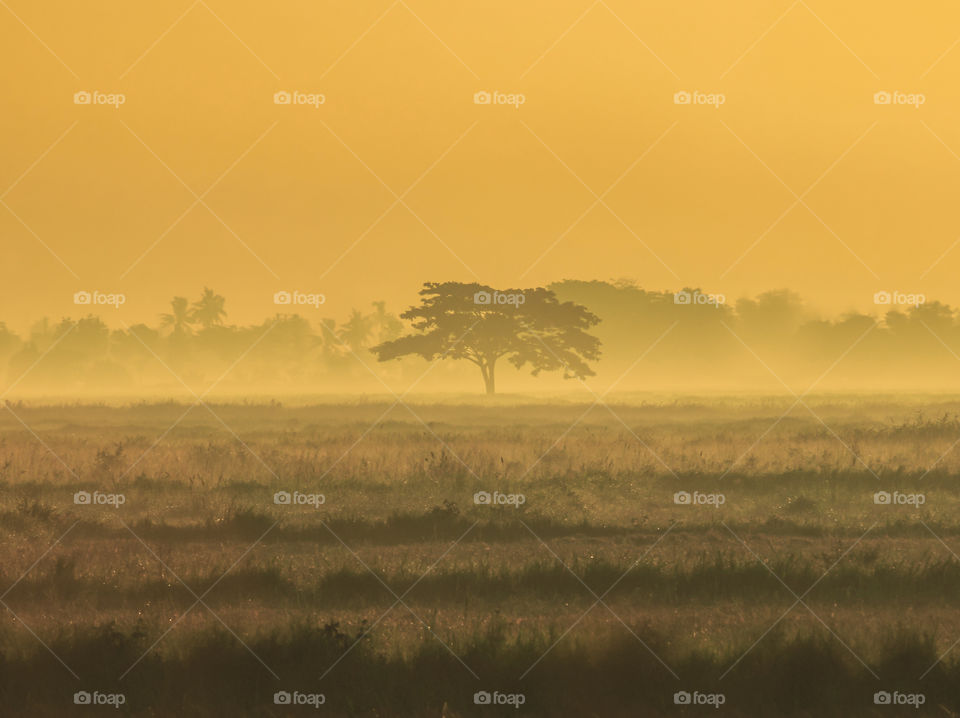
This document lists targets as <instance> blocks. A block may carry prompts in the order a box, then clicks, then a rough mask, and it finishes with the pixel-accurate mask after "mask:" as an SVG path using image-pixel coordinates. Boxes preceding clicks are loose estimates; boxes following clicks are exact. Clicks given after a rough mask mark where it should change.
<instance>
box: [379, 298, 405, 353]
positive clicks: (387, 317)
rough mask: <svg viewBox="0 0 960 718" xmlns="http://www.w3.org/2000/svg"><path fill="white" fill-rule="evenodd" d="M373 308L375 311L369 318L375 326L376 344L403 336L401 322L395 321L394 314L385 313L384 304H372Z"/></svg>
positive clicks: (385, 307) (385, 305) (385, 306)
mask: <svg viewBox="0 0 960 718" xmlns="http://www.w3.org/2000/svg"><path fill="white" fill-rule="evenodd" d="M373 308H374V309H375V310H376V311H375V312H374V313H373V315H372V317H371V318H372V319H373V323H374V325H375V326H376V333H377V343H378V344H382V343H383V342H388V341H390V340H392V339H397V338H398V337H399V336H400V335H401V334H403V322H401V321H400V320H399V319H397V317H396V315H395V314H391V313H390V312H388V311H387V303H386V302H373Z"/></svg>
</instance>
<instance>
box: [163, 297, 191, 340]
mask: <svg viewBox="0 0 960 718" xmlns="http://www.w3.org/2000/svg"><path fill="white" fill-rule="evenodd" d="M170 309H171V312H170V313H169V314H161V315H160V326H161V327H173V334H175V335H177V336H182V335H185V334H190V333H191V330H190V324H191V322H192V320H193V319H192V316H191V314H190V306H189V303H188V302H187V298H186V297H174V298H173V301H171V302H170Z"/></svg>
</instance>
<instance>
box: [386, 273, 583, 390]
mask: <svg viewBox="0 0 960 718" xmlns="http://www.w3.org/2000/svg"><path fill="white" fill-rule="evenodd" d="M420 296H421V298H422V299H421V302H420V304H419V305H418V306H414V307H411V308H410V309H408V310H407V311H406V312H404V313H403V314H401V315H400V318H401V319H405V320H407V321H408V322H411V325H412V328H413V330H414V333H412V334H408V335H406V336H402V337H399V338H398V339H394V340H391V341H386V342H383V343H381V344H378V345H377V346H375V347H372V349H371V351H372V352H374V354H376V355H377V359H378V360H379V361H389V360H391V359H397V358H400V357H402V356H406V355H411V354H412V355H417V356H421V357H423V358H424V359H426V360H428V361H431V360H433V359H436V358H443V359H466V360H467V361H469V362H472V363H474V364H476V365H477V366H478V367H479V368H480V373H481V375H482V377H483V384H484V388H485V389H486V392H487V393H488V394H493V393H495V391H496V379H495V370H496V364H497V361H498V360H499V359H505V360H506V361H508V362H510V363H511V364H513V365H514V366H515V367H516V368H517V369H523V368H524V367H526V366H529V367H530V372H531V374H533V375H534V376H537V375H538V374H539V373H540V372H542V371H562V372H563V376H564V378H581V379H582V378H584V377H587V376H593V374H594V372H593V370H592V369H591V368H590V366H589V365H588V364H587V362H588V361H596V360H598V359H599V358H600V340H599V339H597V338H596V337H594V336H593V335H591V334H589V333H588V330H589V329H590V328H591V327H593V326H594V325H596V324H598V323H599V322H600V319H599V317H597V316H596V315H595V314H593V313H591V312H590V311H589V310H588V309H587V308H586V307H584V306H581V305H579V304H575V303H573V302H560V301H559V300H558V299H557V296H556V294H554V293H553V292H552V291H550V290H549V289H544V288H543V287H538V288H535V289H508V290H504V291H500V290H496V289H494V288H492V287H489V286H486V285H482V284H475V283H474V284H463V283H460V282H442V283H438V282H427V283H425V284H424V285H423V289H421V290H420Z"/></svg>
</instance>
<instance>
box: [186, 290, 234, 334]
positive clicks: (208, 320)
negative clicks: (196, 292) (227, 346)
mask: <svg viewBox="0 0 960 718" xmlns="http://www.w3.org/2000/svg"><path fill="white" fill-rule="evenodd" d="M226 301H227V300H226V299H224V298H223V297H222V296H221V295H219V294H216V293H214V291H213V290H212V289H210V288H209V287H204V288H203V294H202V295H200V299H198V300H197V301H196V302H194V303H193V306H192V307H191V312H190V319H191V321H194V322H198V323H199V324H200V326H202V327H203V328H204V329H209V328H210V327H215V326H219V325H220V324H222V323H223V318H224V317H225V316H227V312H226V311H225V310H224V308H223V305H224V304H225V303H226Z"/></svg>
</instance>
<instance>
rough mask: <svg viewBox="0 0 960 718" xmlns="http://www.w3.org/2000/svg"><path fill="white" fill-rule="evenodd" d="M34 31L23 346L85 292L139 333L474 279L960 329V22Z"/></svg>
mask: <svg viewBox="0 0 960 718" xmlns="http://www.w3.org/2000/svg"><path fill="white" fill-rule="evenodd" d="M5 3H6V6H5V7H0V47H3V48H4V59H5V63H4V69H3V70H2V71H0V78H2V79H0V82H2V86H0V92H2V96H3V98H4V103H3V112H0V143H2V150H0V156H2V157H3V162H2V163H0V196H2V200H3V203H4V204H3V205H0V238H2V240H0V241H2V246H3V250H4V252H3V257H4V261H3V262H2V263H0V310H2V311H0V319H7V320H9V321H11V323H12V324H14V325H21V323H22V322H25V321H26V320H27V319H32V318H35V317H38V316H41V315H44V314H47V315H51V316H53V317H59V316H64V315H73V316H76V315H77V314H78V313H79V311H78V308H77V307H75V306H74V305H73V303H72V297H73V293H74V292H75V291H78V290H89V291H93V290H98V291H103V292H123V293H124V294H125V295H126V297H127V302H126V304H125V306H124V307H123V308H122V309H120V310H119V311H116V310H112V309H105V310H100V311H101V312H102V313H103V314H104V315H106V316H109V317H114V316H115V317H117V318H122V319H123V320H124V321H127V322H129V321H138V320H149V321H154V320H155V318H156V315H157V314H158V313H159V312H161V311H164V310H165V308H166V307H165V305H166V303H167V302H168V301H169V298H170V297H171V296H173V295H174V294H184V295H188V296H190V297H191V298H193V297H195V296H196V295H198V294H199V292H200V289H201V288H202V287H203V286H204V285H209V286H211V287H213V288H214V289H216V290H217V291H218V292H220V293H222V294H224V295H225V296H226V297H227V309H228V311H229V313H230V316H229V320H230V321H235V322H247V321H253V320H259V319H261V318H263V317H265V316H268V315H271V314H273V313H274V312H275V311H276V309H277V308H276V307H275V306H274V304H273V301H272V296H273V293H274V292H275V291H277V290H280V289H287V290H301V291H304V292H321V293H323V294H325V295H326V297H327V305H326V306H325V307H324V308H323V309H322V310H321V312H320V313H321V314H323V315H330V316H336V317H342V316H344V315H345V314H346V313H347V310H348V308H349V307H351V306H369V302H370V301H372V300H374V299H381V298H382V299H386V300H388V302H389V303H390V305H391V307H393V308H394V309H400V308H402V307H404V306H406V305H407V304H409V303H411V302H412V301H413V300H414V299H415V293H416V291H417V289H418V287H419V284H420V283H421V282H423V281H425V280H447V279H452V280H472V279H474V278H478V279H479V280H481V281H483V282H485V283H489V284H493V285H500V286H517V285H539V284H545V283H548V282H550V281H553V280H558V279H563V278H578V279H593V278H599V279H609V278H616V277H631V278H635V279H637V280H639V281H640V283H641V284H642V285H643V286H645V287H647V288H651V289H675V288H678V287H681V286H698V285H699V286H702V287H703V288H704V289H706V290H709V291H717V292H723V293H724V294H726V296H727V297H736V296H739V295H743V294H754V293H757V292H760V291H763V290H766V289H770V288H775V287H789V288H792V289H795V290H797V291H799V292H801V293H802V294H803V295H804V296H805V297H806V298H807V299H808V300H810V301H811V302H813V303H814V304H815V305H816V306H818V307H820V308H823V309H825V310H829V311H836V312H839V311H843V310H846V309H850V308H859V309H862V310H868V309H869V310H873V309H874V307H873V306H872V303H871V300H872V295H873V293H874V292H876V291H878V290H882V289H886V290H900V291H905V292H924V293H926V294H927V296H928V297H936V298H941V299H944V300H946V301H949V302H952V303H958V304H960V286H958V283H957V282H956V281H954V279H955V277H956V275H957V271H958V269H960V246H958V247H953V245H954V243H955V242H957V241H958V238H960V214H958V212H957V211H956V206H957V198H958V189H960V122H958V120H960V82H958V79H960V47H955V46H954V45H955V43H956V42H957V40H958V35H960V8H958V6H957V5H956V3H952V2H932V3H922V4H921V5H919V6H918V5H912V6H909V7H908V6H905V5H903V4H902V3H892V2H881V3H877V2H870V3H866V2H849V3H841V4H837V3H829V2H824V0H799V1H798V2H795V3H793V2H790V0H775V1H771V0H765V1H763V2H753V1H751V2H739V3H734V4H732V5H731V4H730V3H716V2H684V3H677V2H674V1H672V0H671V1H667V0H663V1H661V2H640V3H637V2H628V1H627V0H598V2H595V3H592V2H591V0H582V1H580V0H578V1H577V2H570V1H567V0H551V2H540V1H539V0H537V1H533V0H530V1H527V2H522V3H517V2H515V1H514V0H511V1H509V2H503V1H500V0H484V2H469V3H463V2H450V1H449V0H445V1H439V0H402V1H399V2H392V1H391V0H385V1H379V0H378V1H371V2H355V3H343V2H318V1H311V2H303V1H300V0H286V1H284V0H279V1H278V2H272V3H268V4H264V3H259V2H257V3H255V2H246V1H240V0H235V1H233V2H224V1H223V0H198V1H197V2H195V3H194V2H192V0H183V1H178V2H169V3H147V4H142V3H135V4H132V3H129V2H120V1H119V0H109V1H99V2H98V1H94V2H84V3H75V2H65V1H64V2H47V1H44V2H33V1H27V0H5ZM79 91H86V92H90V93H97V92H99V93H104V95H110V94H111V93H113V94H115V93H122V95H123V96H124V98H123V99H124V102H123V104H122V105H120V106H119V107H114V106H111V105H109V104H95V102H96V101H97V100H98V99H99V100H105V101H109V100H110V99H111V98H104V97H95V99H94V103H91V104H75V101H74V93H76V92H79ZM278 91H288V92H299V93H302V96H300V97H299V98H298V99H301V100H303V101H305V102H311V101H314V100H316V104H275V102H274V93H276V92H278ZM480 91H488V92H499V93H503V96H502V97H500V98H499V99H504V100H508V101H509V100H517V99H518V98H510V97H507V96H509V95H513V94H518V93H519V94H522V96H523V97H522V100H523V103H522V104H520V105H519V106H518V107H517V106H514V105H511V104H496V103H491V104H476V103H475V101H474V99H475V98H474V94H475V93H476V92H480ZM682 91H686V92H690V93H701V94H695V95H694V96H693V97H694V101H693V102H692V103H690V104H677V103H676V102H675V93H677V92H682ZM877 92H889V93H892V95H890V97H892V101H891V103H890V104H877V103H876V102H875V93H877ZM897 93H900V94H897ZM310 95H322V96H323V99H324V102H323V104H319V98H316V97H309V96H310ZM714 95H719V97H714ZM698 101H702V102H706V103H708V104H697V102H698ZM720 101H722V104H719V105H717V104H716V103H719V102H720ZM710 102H714V103H715V104H709V103H710ZM921 102H922V104H920V103H921ZM901 103H903V104H901ZM608 190H609V191H608ZM198 198H199V200H198ZM398 198H400V199H398ZM4 205H5V206H4Z"/></svg>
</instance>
